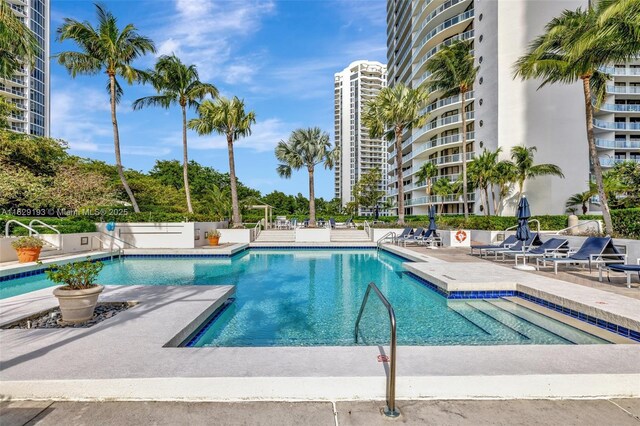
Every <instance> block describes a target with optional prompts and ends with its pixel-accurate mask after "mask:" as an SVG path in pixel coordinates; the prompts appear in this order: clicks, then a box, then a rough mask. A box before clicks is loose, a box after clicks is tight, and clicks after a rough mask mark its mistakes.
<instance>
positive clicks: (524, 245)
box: [484, 232, 542, 260]
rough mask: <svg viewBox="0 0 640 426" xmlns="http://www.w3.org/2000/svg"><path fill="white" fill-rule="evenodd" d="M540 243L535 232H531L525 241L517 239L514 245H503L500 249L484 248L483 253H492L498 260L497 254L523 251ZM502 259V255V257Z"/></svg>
mask: <svg viewBox="0 0 640 426" xmlns="http://www.w3.org/2000/svg"><path fill="white" fill-rule="evenodd" d="M541 244H542V241H540V237H539V236H538V233H537V232H534V233H532V234H531V236H530V237H529V239H528V240H527V241H517V242H516V243H515V244H514V245H512V246H510V247H505V248H502V249H485V250H484V253H485V255H488V254H489V253H493V258H494V260H498V255H499V254H503V253H523V252H527V251H529V250H531V249H532V248H533V247H537V246H539V245H541ZM502 259H503V260H504V256H503V257H502Z"/></svg>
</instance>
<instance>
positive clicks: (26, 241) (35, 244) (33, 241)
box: [11, 237, 44, 250]
mask: <svg viewBox="0 0 640 426" xmlns="http://www.w3.org/2000/svg"><path fill="white" fill-rule="evenodd" d="M43 245H44V242H43V241H42V240H41V239H40V238H37V237H20V238H18V239H17V240H15V241H12V242H11V247H13V248H14V249H16V250H17V249H30V248H42V246H43Z"/></svg>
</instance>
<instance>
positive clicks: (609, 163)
mask: <svg viewBox="0 0 640 426" xmlns="http://www.w3.org/2000/svg"><path fill="white" fill-rule="evenodd" d="M627 161H630V162H634V163H640V158H606V157H600V165H601V166H603V167H613V166H615V165H616V164H620V163H624V162H627Z"/></svg>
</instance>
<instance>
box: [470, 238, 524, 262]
mask: <svg viewBox="0 0 640 426" xmlns="http://www.w3.org/2000/svg"><path fill="white" fill-rule="evenodd" d="M516 242H518V240H517V239H516V236H515V235H509V236H508V237H507V238H505V239H504V241H502V242H501V243H500V244H485V245H480V246H478V245H475V246H471V254H473V251H474V250H479V251H480V256H481V257H482V250H490V249H502V248H508V247H511V246H512V245H514V244H515V243H516Z"/></svg>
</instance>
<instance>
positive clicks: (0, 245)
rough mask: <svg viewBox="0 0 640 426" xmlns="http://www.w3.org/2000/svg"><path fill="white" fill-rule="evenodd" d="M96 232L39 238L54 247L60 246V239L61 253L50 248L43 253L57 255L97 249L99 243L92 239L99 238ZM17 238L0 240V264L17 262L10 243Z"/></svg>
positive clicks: (42, 235)
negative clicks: (84, 240)
mask: <svg viewBox="0 0 640 426" xmlns="http://www.w3.org/2000/svg"><path fill="white" fill-rule="evenodd" d="M99 235H100V234H99V233H98V232H82V233H76V234H61V235H58V234H41V235H40V236H39V237H40V238H42V239H43V240H45V241H48V242H50V243H52V244H54V245H55V246H58V245H59V244H60V238H62V251H55V249H53V248H52V247H49V246H45V247H44V248H43V251H44V252H47V251H52V252H56V253H58V254H65V253H77V252H82V251H89V250H91V249H92V245H93V248H98V246H99V243H98V242H97V241H96V240H95V239H92V237H93V236H99ZM18 238H19V237H3V238H0V262H12V261H15V260H18V256H17V254H16V251H15V250H14V249H13V247H11V242H12V241H15V240H17V239H18ZM83 238H86V242H87V243H86V244H82V242H83V240H82V239H83Z"/></svg>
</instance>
